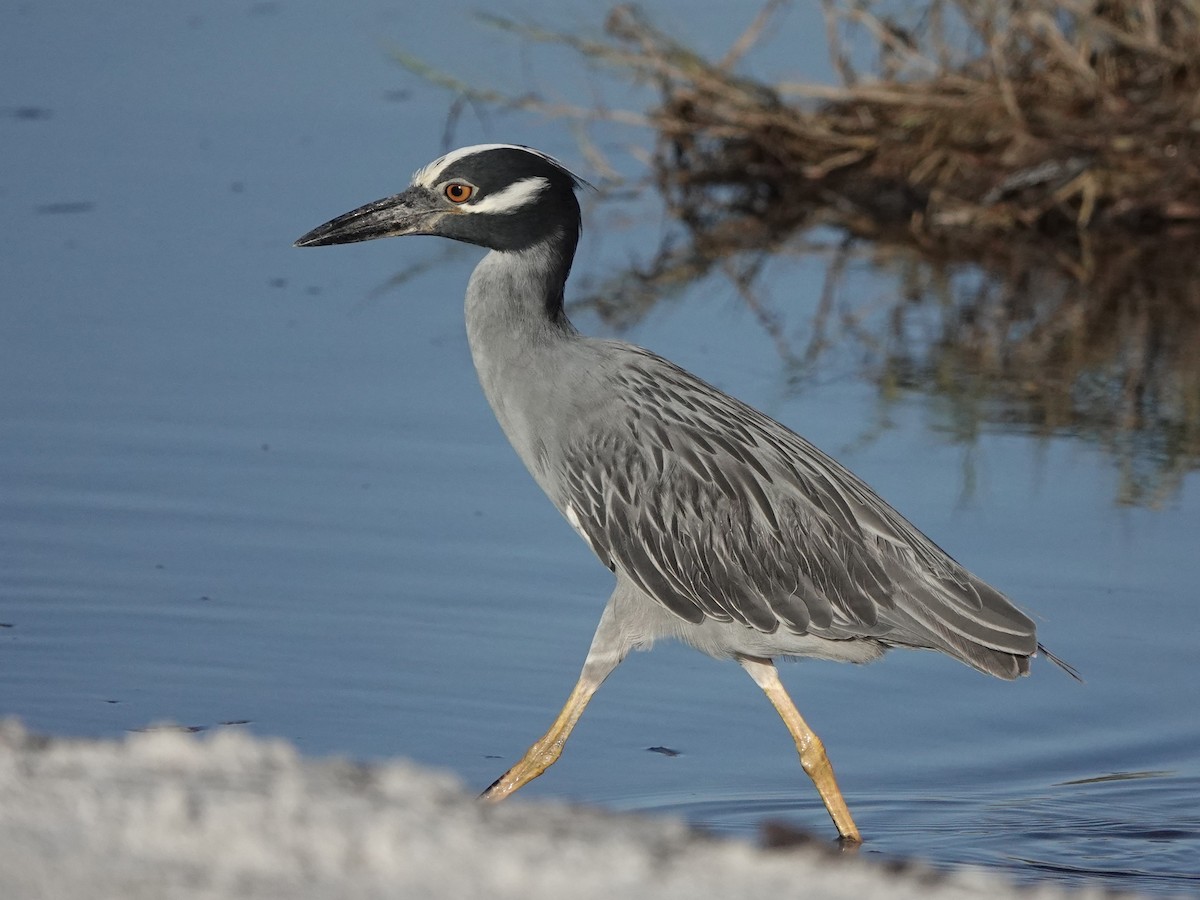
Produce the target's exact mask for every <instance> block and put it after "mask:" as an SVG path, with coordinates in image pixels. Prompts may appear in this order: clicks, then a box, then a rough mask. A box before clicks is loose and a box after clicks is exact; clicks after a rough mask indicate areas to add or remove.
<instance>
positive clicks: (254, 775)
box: [0, 722, 1101, 900]
mask: <svg viewBox="0 0 1200 900" xmlns="http://www.w3.org/2000/svg"><path fill="white" fill-rule="evenodd" d="M898 869H900V870H899V871H898ZM0 896H3V897H4V898H6V900H32V898H56V900H58V898H85V897H86V898H90V900H105V898H113V900H116V898H121V900H131V898H155V900H164V898H223V900H227V898H276V897H277V898H289V900H303V898H339V900H341V898H358V897H381V898H382V897H388V898H397V897H401V898H422V900H440V898H455V900H462V898H510V897H511V898H522V900H540V898H547V900H549V898H554V900H562V898H572V900H587V898H605V900H609V898H614V897H620V898H633V897H647V898H649V897H653V898H655V900H672V898H679V900H684V898H687V900H703V898H709V897H711V898H718V897H719V898H722V900H727V898H737V897H752V896H756V897H789V896H797V897H799V896H802V897H805V898H845V900H850V898H855V900H870V898H874V897H879V898H883V897H887V898H889V900H906V898H913V900H916V898H922V900H943V898H946V900H949V898H967V897H971V898H983V897H989V898H1006V897H1013V898H1016V897H1023V898H1029V897H1045V898H1052V897H1067V896H1072V897H1084V896H1095V897H1100V896H1101V894H1100V893H1099V892H1094V893H1092V892H1089V893H1087V894H1079V893H1074V894H1067V893H1066V892H1063V891H1060V890H1058V889H1054V888H1043V889H1041V890H1038V891H1035V892H1032V893H1031V892H1029V891H1027V890H1026V891H1018V890H1017V889H1015V888H1013V887H1011V886H1009V885H1008V884H1007V883H1006V882H1004V881H1003V880H1001V879H1000V878H999V877H998V876H996V875H994V874H991V873H982V872H975V871H964V872H960V873H955V874H953V875H949V876H942V875H934V874H932V873H931V872H930V871H929V870H928V869H925V868H923V867H920V866H911V867H895V866H892V867H884V866H881V865H880V864H878V863H877V862H873V861H872V860H869V859H864V858H860V857H855V856H849V855H845V854H842V855H839V854H838V853H837V852H836V850H835V849H833V847H832V845H828V846H826V845H812V844H809V845H804V846H798V847H795V848H789V849H787V850H763V849H760V848H757V847H754V846H751V845H749V844H746V843H741V842H736V841H726V840H716V839H713V838H711V837H705V836H704V835H702V834H699V833H697V832H696V831H694V830H692V829H689V828H688V827H687V826H686V825H684V824H683V823H681V822H679V821H676V820H671V819H649V818H644V817H634V816H625V815H613V814H607V813H602V812H597V811H593V810H586V809H579V808H573V807H569V806H566V805H562V804H550V803H522V802H520V801H519V800H518V801H510V802H508V803H505V804H501V805H499V806H484V805H482V804H479V803H477V802H476V801H475V800H474V798H473V796H472V795H470V794H469V793H467V792H466V791H465V790H464V789H463V788H462V786H461V785H459V784H458V783H457V782H456V781H455V780H454V779H453V778H451V777H449V776H447V775H445V774H443V773H439V772H435V771H430V770H428V769H424V768H420V767H418V766H416V765H413V764H411V763H407V762H403V761H401V762H394V763H388V764H386V765H377V766H362V765H356V764H352V763H347V762H344V761H336V760H307V759H303V758H301V757H300V756H299V754H298V753H297V752H296V751H295V750H294V749H293V748H292V747H291V746H289V745H288V744H286V743H285V742H282V741H269V740H260V739H257V738H254V737H251V736H249V735H247V734H245V733H241V732H238V731H235V730H229V731H225V732H220V733H216V734H213V735H210V736H205V737H201V738H197V737H194V736H191V735H187V734H182V733H179V732H177V731H156V732H151V733H145V734H136V735H131V736H130V737H128V738H127V739H125V740H123V741H97V740H67V739H59V738H53V739H48V738H43V737H39V736H37V735H32V734H30V733H28V732H27V731H26V730H25V729H24V728H22V727H21V726H20V725H19V724H17V723H15V722H7V723H0Z"/></svg>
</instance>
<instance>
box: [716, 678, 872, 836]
mask: <svg viewBox="0 0 1200 900" xmlns="http://www.w3.org/2000/svg"><path fill="white" fill-rule="evenodd" d="M738 662H740V663H741V664H742V668H744V669H745V670H746V671H747V672H748V673H749V674H750V677H751V678H753V679H754V682H755V683H756V684H757V685H758V686H759V687H760V688H762V690H763V693H764V694H766V695H767V699H768V700H770V701H771V705H772V706H774V707H775V711H776V712H778V713H779V717H780V718H781V719H783V724H784V725H786V726H787V730H788V732H789V733H790V734H791V735H792V740H794V741H795V742H796V750H797V751H799V753H800V765H801V766H802V767H803V768H804V771H805V772H806V773H807V774H808V777H809V778H811V779H812V781H813V784H815V785H816V786H817V793H819V794H820V795H821V800H822V801H823V802H824V803H825V808H826V809H827V810H829V815H830V817H831V818H832V819H833V824H834V826H835V827H836V828H837V830H838V834H839V835H840V836H841V837H842V838H843V839H844V840H847V841H854V842H855V843H862V837H861V835H859V833H858V827H857V826H856V825H855V824H854V820H853V819H852V818H850V810H849V808H848V807H847V806H846V801H845V799H843V797H842V792H841V790H839V789H838V785H837V779H836V778H834V777H833V766H831V765H830V764H829V757H827V756H826V755H825V745H824V744H822V743H821V739H820V738H819V737H817V735H816V733H815V732H814V731H813V730H812V729H811V728H809V727H808V724H807V723H806V722H805V721H804V719H803V718H801V716H800V711H799V710H797V709H796V704H794V703H792V698H791V697H789V696H788V693H787V691H786V690H784V688H783V684H782V682H780V680H779V673H778V672H777V671H776V670H775V664H774V663H773V662H771V661H770V660H769V659H751V658H749V657H741V658H739V659H738Z"/></svg>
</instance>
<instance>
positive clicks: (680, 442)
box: [296, 144, 1054, 841]
mask: <svg viewBox="0 0 1200 900" xmlns="http://www.w3.org/2000/svg"><path fill="white" fill-rule="evenodd" d="M580 183H581V182H580V180H579V179H578V178H576V177H575V176H574V175H572V174H571V172H569V171H568V170H567V169H566V168H565V167H563V166H562V165H561V164H560V163H559V162H557V161H556V160H554V159H552V158H551V157H549V156H546V155H544V154H542V153H539V152H537V151H536V150H532V149H530V148H528V147H521V146H516V145H510V144H483V145H479V146H474V147H464V148H462V149H460V150H455V151H454V152H452V153H448V154H446V155H445V156H443V157H441V158H440V159H437V160H435V161H433V162H431V163H430V164H429V165H427V166H425V167H424V168H423V169H420V170H419V171H418V172H417V173H416V174H415V175H414V176H413V180H412V184H411V185H409V187H408V188H407V189H406V190H405V191H404V192H403V193H400V194H396V195H395V196H392V197H387V198H385V199H383V200H377V201H376V202H374V203H369V204H367V205H366V206H363V207H361V208H359V209H356V210H354V211H353V212H350V213H347V214H346V215H344V216H339V217H338V218H336V219H334V220H333V221H331V222H328V223H326V224H324V225H322V226H320V227H319V228H315V229H313V230H312V231H310V232H309V233H308V234H306V235H304V237H302V238H300V239H299V240H298V241H296V245H297V246H300V247H315V246H320V245H324V244H341V243H347V242H350V241H365V240H370V239H372V238H380V237H390V236H394V235H407V234H426V235H440V236H441V237H448V238H453V239H455V240H458V241H465V242H467V243H470V244H477V245H479V246H482V247H486V248H488V249H489V250H491V252H490V253H489V254H488V255H487V256H485V257H484V258H483V260H482V261H481V262H480V263H479V265H478V266H477V267H476V269H475V272H474V274H473V275H472V276H471V281H470V284H469V285H468V286H467V298H466V320H467V337H468V339H469V341H470V345H471V354H472V356H473V357H474V360H475V368H476V369H477V370H478V373H479V381H480V383H481V384H482V385H483V391H484V393H485V394H486V395H487V399H488V402H489V403H490V404H491V406H492V409H493V411H494V412H495V414H496V418H497V419H499V421H500V425H501V427H503V429H504V432H505V434H506V435H508V439H509V440H510V441H511V442H512V445H513V447H514V448H515V449H516V451H517V454H518V455H519V456H520V457H521V460H522V461H523V462H524V463H525V465H526V466H527V467H528V468H529V471H530V472H531V473H532V474H533V477H534V479H535V480H536V481H537V483H538V484H539V485H541V487H542V490H544V491H545V492H546V494H547V495H548V496H549V497H550V499H551V500H552V501H553V502H554V505H555V506H557V507H558V509H559V511H560V512H561V513H562V514H563V515H564V516H565V517H566V519H567V521H568V522H570V523H571V526H572V527H573V528H574V529H575V530H576V531H577V532H578V533H579V534H580V536H581V537H582V538H583V539H584V541H586V542H587V544H588V546H589V547H591V548H592V551H593V552H594V553H595V554H596V555H597V556H598V557H600V561H601V562H603V563H604V564H605V565H606V566H608V568H609V569H611V570H612V572H613V574H614V575H615V576H616V587H615V589H614V590H613V593H612V596H611V597H610V598H609V600H608V605H607V606H605V608H604V612H603V614H602V615H601V617H600V624H599V626H598V627H597V629H596V634H595V637H594V638H593V639H592V645H591V649H590V650H589V651H588V655H587V659H586V661H585V662H584V665H583V671H582V673H581V675H580V677H579V681H578V683H577V684H576V685H575V689H574V690H573V691H572V692H571V696H570V697H569V698H568V700H567V702H566V705H565V706H564V707H563V709H562V712H561V713H560V714H559V716H558V718H557V719H556V720H555V722H554V724H553V726H551V728H550V730H549V731H548V732H547V733H546V734H545V736H543V737H542V738H541V739H540V740H539V741H537V743H535V744H534V745H533V746H532V747H531V748H530V749H529V751H528V752H527V753H526V754H525V756H524V757H523V758H522V759H521V761H520V762H518V763H517V764H516V765H514V766H513V767H512V768H511V769H509V770H508V771H507V772H506V773H505V774H504V775H502V776H501V777H500V778H499V779H497V781H496V782H495V783H494V784H492V786H491V787H489V788H488V789H487V791H485V792H484V795H483V796H484V797H486V798H488V799H501V798H503V797H506V796H507V795H509V794H511V793H512V792H513V791H515V790H517V789H518V788H520V787H521V786H522V785H524V784H526V783H527V782H529V781H531V780H532V779H534V778H536V777H537V776H538V775H540V774H541V773H542V772H544V771H545V770H546V768H548V767H549V766H550V765H551V764H552V763H553V762H554V761H555V760H556V759H557V758H558V756H559V754H560V753H561V751H562V747H563V744H564V743H565V742H566V740H567V737H568V736H569V735H570V733H571V730H572V729H573V728H574V726H575V723H576V722H577V721H578V720H579V717H580V715H581V714H582V713H583V709H584V707H585V706H586V705H587V703H588V701H589V699H590V698H591V696H592V694H593V693H595V691H596V689H597V688H599V687H600V684H601V683H602V682H603V681H604V679H605V678H606V677H607V676H608V675H609V673H610V672H612V670H613V669H614V668H615V667H616V666H617V664H618V663H620V662H621V660H622V659H624V657H625V655H626V654H627V653H628V652H629V651H630V650H632V649H635V648H640V647H648V646H649V645H650V644H652V643H653V642H654V640H655V639H657V638H665V637H673V638H678V639H680V640H682V641H684V642H686V643H688V644H691V645H692V646H693V647H695V648H696V649H698V650H701V651H703V652H704V653H707V654H709V655H710V656H714V657H718V658H730V657H732V658H733V659H736V660H737V661H738V662H739V663H740V664H741V666H742V667H743V668H744V669H745V670H746V671H747V672H748V673H749V674H750V677H751V678H753V679H754V680H755V682H757V684H758V686H759V687H760V688H762V689H763V691H765V692H766V694H767V697H768V698H769V699H770V700H771V703H772V704H774V706H775V709H776V710H777V711H778V712H779V715H780V716H782V717H783V721H784V723H785V724H786V725H787V728H788V731H789V732H791V735H792V737H793V738H794V739H795V742H796V748H797V749H798V750H799V753H800V761H801V764H802V765H803V767H804V771H805V772H807V773H808V774H809V776H810V777H811V778H812V780H813V782H814V783H815V784H816V787H817V790H818V791H819V792H820V794H821V799H822V800H823V801H824V802H825V806H826V808H827V809H828V810H829V814H830V815H831V816H832V817H833V821H834V824H835V825H836V826H837V830H838V832H839V834H840V835H841V836H842V837H843V838H845V839H848V840H850V841H858V840H861V839H860V837H859V832H858V829H857V828H856V827H855V824H854V821H853V819H851V817H850V812H849V810H848V809H847V808H846V803H845V801H844V800H843V799H842V795H841V792H840V791H839V790H838V786H837V782H836V781H835V780H834V776H833V770H832V768H831V767H830V765H829V761H828V759H827V758H826V756H825V750H824V748H823V746H822V744H821V741H820V739H819V738H818V737H817V736H816V735H815V734H814V733H813V732H812V730H811V729H810V728H809V727H808V726H807V725H806V724H805V722H804V720H803V719H802V718H801V717H800V714H799V712H798V711H797V710H796V707H795V706H794V705H793V703H792V701H791V699H790V698H789V697H788V695H787V693H786V692H785V691H784V689H783V686H782V685H781V684H780V681H779V677H778V675H777V673H776V671H775V665H774V663H773V662H772V660H773V658H774V657H777V656H812V657H821V658H824V659H834V660H842V661H848V662H858V663H862V662H868V661H870V660H873V659H876V658H878V657H879V656H881V655H882V654H883V653H884V652H885V651H886V650H887V649H888V648H890V647H920V648H928V649H933V650H940V651H942V652H943V653H948V654H949V655H951V656H953V657H954V658H956V659H959V660H961V661H962V662H964V663H966V664H967V665H969V666H971V667H973V668H975V669H978V670H979V671H981V672H986V673H988V674H990V675H996V676H998V677H1000V678H1006V679H1012V678H1016V677H1017V676H1019V675H1025V674H1027V673H1028V671H1029V660H1030V657H1032V656H1034V655H1035V654H1036V652H1037V651H1038V650H1039V649H1042V650H1043V652H1045V651H1044V648H1040V646H1039V644H1038V642H1037V639H1036V637H1035V634H1034V625H1033V622H1032V621H1030V619H1029V618H1028V617H1027V616H1026V615H1025V614H1024V613H1022V612H1021V611H1020V610H1018V609H1017V608H1016V607H1015V606H1013V604H1012V603H1011V602H1010V601H1009V600H1008V598H1006V597H1005V596H1004V595H1003V594H1001V593H1000V592H999V591H997V590H995V589H994V588H992V587H989V586H988V585H987V584H984V582H982V581H981V580H980V579H978V578H976V577H975V576H974V575H972V574H971V573H970V572H968V571H967V570H966V569H964V568H963V567H962V566H960V565H959V564H958V563H957V562H955V561H954V560H953V559H951V558H950V557H949V556H947V555H946V553H944V552H943V551H942V550H941V549H939V548H938V547H937V546H936V545H935V544H934V543H933V542H932V541H930V540H929V539H928V538H926V537H925V536H924V535H923V534H921V533H920V532H919V531H917V529H916V528H914V527H913V526H912V525H911V524H910V523H909V522H907V521H906V520H905V519H904V518H903V517H902V516H901V515H900V514H899V513H898V512H896V511H895V510H894V509H892V507H890V506H889V505H888V504H887V503H885V502H884V501H883V500H881V499H880V498H879V497H878V496H877V495H876V494H875V492H874V491H872V490H871V489H870V488H869V487H867V485H865V484H864V483H863V482H862V481H860V480H859V479H858V478H856V477H855V476H854V475H853V474H851V473H850V472H849V471H847V470H846V469H845V468H843V467H842V466H841V465H840V464H838V463H837V462H836V461H835V460H833V459H831V458H830V457H829V456H827V455H826V454H824V453H822V452H821V451H820V450H818V449H817V448H816V447H814V446H813V445H812V444H810V443H809V442H808V441H806V440H805V439H804V438H802V437H800V436H799V435H797V434H795V433H794V432H792V431H790V430H789V429H787V428H785V427H784V426H783V425H780V424H779V423H778V422H775V421H774V420H772V419H770V418H768V417H767V416H765V415H763V414H762V413H760V412H758V411H757V410H755V409H752V408H751V407H749V406H747V405H746V404H744V403H741V402H740V401H738V400H735V399H733V398H732V397H729V396H727V395H726V394H724V393H722V392H721V391H719V390H717V389H716V388H714V387H712V386H711V385H709V384H706V383H705V382H703V381H701V380H700V379H699V378H697V377H696V376H695V375H692V374H690V373H689V372H685V371H684V370H683V369H681V368H679V367H678V366H675V365H673V364H672V363H670V362H668V361H667V360H665V359H663V358H662V357H659V356H655V355H654V354H653V353H650V352H648V351H646V350H643V349H641V348H640V347H635V346H632V345H630V344H626V343H622V342H620V341H609V340H597V339H594V338H588V337H584V336H583V335H581V334H580V333H579V332H578V331H576V330H575V328H574V327H573V326H572V325H571V323H570V321H569V320H568V319H567V316H566V314H565V313H564V311H563V289H564V286H565V284H566V281H567V275H568V273H569V272H570V269H571V262H572V259H573V258H574V255H575V247H576V244H577V242H578V240H579V231H580V218H579V204H578V201H577V200H576V198H575V190H576V188H578V187H579V186H580ZM1047 655H1049V654H1047ZM1051 658H1052V659H1053V658H1054V657H1052V656H1051Z"/></svg>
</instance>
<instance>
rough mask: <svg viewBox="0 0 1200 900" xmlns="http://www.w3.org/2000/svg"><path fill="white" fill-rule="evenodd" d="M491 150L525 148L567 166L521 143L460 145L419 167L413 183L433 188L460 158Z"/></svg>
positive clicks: (563, 167)
mask: <svg viewBox="0 0 1200 900" xmlns="http://www.w3.org/2000/svg"><path fill="white" fill-rule="evenodd" d="M489 150H523V151H524V152H525V153H530V154H532V155H534V156H538V157H541V158H542V159H544V160H546V162H549V163H553V164H554V165H556V166H558V167H559V168H560V169H564V170H565V168H566V167H565V166H564V165H563V164H562V163H560V162H559V161H558V160H557V159H555V158H554V157H553V156H547V155H546V154H545V153H540V152H539V151H537V150H534V149H533V148H532V147H522V146H521V145H520V144H475V145H474V146H471V147H460V148H459V149H457V150H451V151H450V152H449V153H447V154H446V155H445V156H440V157H438V158H437V159H435V160H434V161H433V162H431V163H430V164H429V165H427V166H425V167H424V168H421V169H417V171H416V172H415V173H414V174H413V177H412V180H413V184H416V185H420V186H421V187H426V188H431V187H433V186H434V185H436V184H437V183H438V180H439V178H440V176H441V174H442V172H444V171H445V170H446V168H447V167H448V166H452V165H454V163H456V162H458V161H459V160H460V159H464V158H465V157H468V156H474V155H475V154H476V153H486V152H487V151H489Z"/></svg>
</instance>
